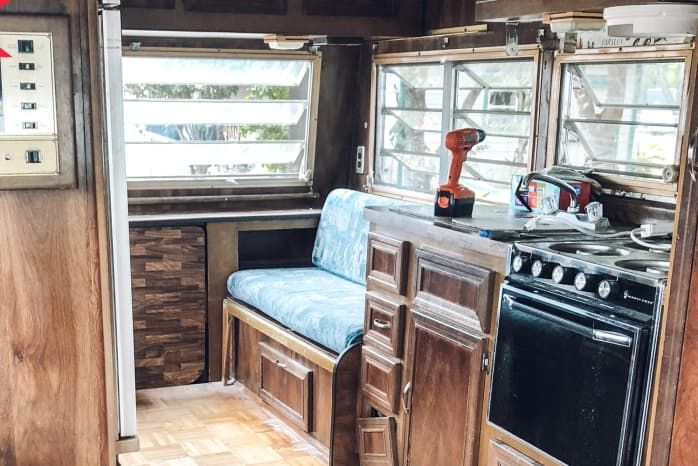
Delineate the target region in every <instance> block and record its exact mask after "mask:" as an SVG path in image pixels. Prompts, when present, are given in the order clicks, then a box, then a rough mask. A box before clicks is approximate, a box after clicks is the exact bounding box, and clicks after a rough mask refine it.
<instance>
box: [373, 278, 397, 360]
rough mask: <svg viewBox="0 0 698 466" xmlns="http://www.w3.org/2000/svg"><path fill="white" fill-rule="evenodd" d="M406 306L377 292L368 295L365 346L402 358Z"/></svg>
mask: <svg viewBox="0 0 698 466" xmlns="http://www.w3.org/2000/svg"><path fill="white" fill-rule="evenodd" d="M405 312H406V306H405V305H404V304H403V303H401V302H399V301H396V300H394V299H391V298H390V297H389V296H386V295H384V294H382V293H377V292H375V291H369V292H367V293H366V315H365V322H364V345H367V346H374V347H376V348H377V349H379V350H381V351H383V352H385V353H387V354H390V355H392V356H394V357H396V358H400V357H402V347H403V341H404V339H405V335H404V322H405Z"/></svg>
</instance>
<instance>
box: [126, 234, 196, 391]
mask: <svg viewBox="0 0 698 466" xmlns="http://www.w3.org/2000/svg"><path fill="white" fill-rule="evenodd" d="M130 233H131V235H130V236H131V279H132V290H133V324H134V337H135V356H136V387H137V388H138V389H142V388H156V387H168V386H176V385H187V384H191V383H194V382H196V381H197V380H198V379H199V378H200V377H201V375H202V374H203V373H204V370H205V368H206V233H205V231H204V229H203V228H202V227H196V226H189V227H170V228H158V227H150V228H131V230H130Z"/></svg>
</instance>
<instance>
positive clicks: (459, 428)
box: [403, 311, 486, 466]
mask: <svg viewBox="0 0 698 466" xmlns="http://www.w3.org/2000/svg"><path fill="white" fill-rule="evenodd" d="M411 322H412V326H411V331H410V334H411V336H410V343H409V345H410V348H409V350H408V357H407V363H406V364H407V368H408V369H407V370H408V371H409V372H410V373H411V376H410V382H409V383H410V385H409V391H408V390H405V391H404V392H403V393H406V392H408V397H409V400H408V401H407V402H406V405H407V406H408V407H409V411H408V412H409V421H408V422H409V427H408V428H407V434H406V435H407V440H406V445H407V446H406V458H407V459H406V461H405V464H407V465H414V466H417V465H423V464H428V465H430V466H455V465H459V466H460V465H462V466H476V465H477V454H478V451H479V450H478V445H479V444H478V439H479V435H480V413H481V403H482V394H483V381H484V377H483V373H482V370H481V362H482V353H483V348H484V342H485V340H486V337H485V336H484V335H478V334H471V333H469V332H465V331H463V330H456V329H454V328H451V327H449V326H447V325H444V324H442V323H439V322H438V320H435V317H434V316H432V317H428V316H427V315H426V314H423V313H421V312H419V311H413V312H412V319H411Z"/></svg>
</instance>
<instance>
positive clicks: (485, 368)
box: [482, 351, 490, 373]
mask: <svg viewBox="0 0 698 466" xmlns="http://www.w3.org/2000/svg"><path fill="white" fill-rule="evenodd" d="M482 372H485V373H489V372H490V353H489V352H487V351H485V352H484V353H482Z"/></svg>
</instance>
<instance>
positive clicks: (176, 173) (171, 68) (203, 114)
mask: <svg viewBox="0 0 698 466" xmlns="http://www.w3.org/2000/svg"><path fill="white" fill-rule="evenodd" d="M123 69H124V73H123V76H124V120H125V132H126V162H127V173H128V176H129V177H131V178H192V177H193V178H206V177H225V178H235V179H236V180H238V179H239V180H244V179H245V178H250V179H252V178H254V179H260V178H265V177H266V178H287V179H291V180H299V179H302V178H303V176H304V174H305V171H306V169H307V163H308V162H307V155H308V134H309V123H308V122H309V113H310V91H311V88H312V83H311V81H312V62H311V60H310V59H307V60H301V59H279V58H273V59H271V58H270V59H266V58H261V57H260V58H227V57H218V58H194V57H134V56H127V57H124V61H123Z"/></svg>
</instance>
